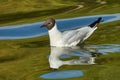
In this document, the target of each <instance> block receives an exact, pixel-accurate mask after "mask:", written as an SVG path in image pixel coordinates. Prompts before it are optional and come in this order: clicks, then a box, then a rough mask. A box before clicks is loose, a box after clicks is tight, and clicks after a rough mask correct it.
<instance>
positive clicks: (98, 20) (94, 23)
mask: <svg viewBox="0 0 120 80" xmlns="http://www.w3.org/2000/svg"><path fill="white" fill-rule="evenodd" d="M101 20H102V17H99V18H98V19H97V20H96V21H94V22H93V23H91V24H90V25H88V26H90V27H91V28H93V27H94V26H96V25H97V24H99V23H100V22H101Z"/></svg>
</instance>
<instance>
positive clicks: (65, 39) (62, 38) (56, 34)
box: [48, 24, 97, 47]
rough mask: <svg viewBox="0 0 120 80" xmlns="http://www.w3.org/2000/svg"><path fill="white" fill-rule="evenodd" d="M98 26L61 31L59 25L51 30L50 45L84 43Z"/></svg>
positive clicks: (63, 45)
mask: <svg viewBox="0 0 120 80" xmlns="http://www.w3.org/2000/svg"><path fill="white" fill-rule="evenodd" d="M96 29H97V27H96V26H95V27H92V28H91V27H89V26H86V27H82V28H79V29H76V30H69V31H64V32H60V31H59V30H58V29H57V25H56V24H55V26H54V27H53V28H52V29H51V30H49V31H48V32H49V37H50V46H56V47H71V46H76V45H77V44H78V43H82V42H83V41H84V40H86V39H87V38H88V37H89V36H90V35H91V34H92V33H93V32H94V31H95V30H96Z"/></svg>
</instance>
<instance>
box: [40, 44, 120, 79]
mask: <svg viewBox="0 0 120 80" xmlns="http://www.w3.org/2000/svg"><path fill="white" fill-rule="evenodd" d="M113 52H120V44H104V45H90V46H84V47H77V46H76V47H65V48H61V47H51V50H50V55H49V57H47V58H48V61H49V67H50V69H52V70H57V71H53V72H48V73H44V74H42V75H40V76H39V78H43V79H66V78H75V77H82V76H84V71H83V70H74V67H73V68H72V70H71V69H70V70H60V67H63V66H65V65H94V64H97V63H96V58H98V57H100V56H101V55H104V54H109V53H113ZM58 70H59V71H58Z"/></svg>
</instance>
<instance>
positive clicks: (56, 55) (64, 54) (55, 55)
mask: <svg viewBox="0 0 120 80" xmlns="http://www.w3.org/2000/svg"><path fill="white" fill-rule="evenodd" d="M90 51H94V52H90ZM93 53H94V54H93ZM95 54H98V53H97V51H96V50H90V49H87V48H80V47H65V48H61V47H51V53H50V56H49V63H50V68H53V69H58V68H59V67H61V66H62V65H89V64H95V57H96V56H95ZM73 56H78V57H77V58H74V59H70V60H62V59H64V58H71V57H73Z"/></svg>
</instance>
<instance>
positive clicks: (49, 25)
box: [40, 18, 55, 30]
mask: <svg viewBox="0 0 120 80" xmlns="http://www.w3.org/2000/svg"><path fill="white" fill-rule="evenodd" d="M54 25H55V19H53V18H49V19H48V20H47V21H46V22H45V23H44V24H43V25H41V26H40V27H41V28H43V27H46V28H47V29H48V30H51V29H52V28H53V27H54Z"/></svg>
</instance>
